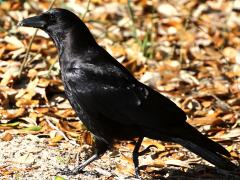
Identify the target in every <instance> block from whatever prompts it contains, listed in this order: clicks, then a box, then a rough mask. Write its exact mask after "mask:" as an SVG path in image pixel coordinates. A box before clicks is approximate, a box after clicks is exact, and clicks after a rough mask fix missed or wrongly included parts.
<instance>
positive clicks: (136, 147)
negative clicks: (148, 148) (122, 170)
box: [132, 137, 143, 178]
mask: <svg viewBox="0 0 240 180" xmlns="http://www.w3.org/2000/svg"><path fill="white" fill-rule="evenodd" d="M142 141H143V137H140V138H138V140H137V142H136V144H135V147H134V150H133V154H132V156H133V164H134V169H135V176H136V177H137V178H139V167H138V165H139V161H138V156H139V152H138V151H139V149H140V147H141V144H142Z"/></svg>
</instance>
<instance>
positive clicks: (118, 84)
mask: <svg viewBox="0 0 240 180" xmlns="http://www.w3.org/2000/svg"><path fill="white" fill-rule="evenodd" d="M99 58H100V57H99V56H98V59H99ZM105 58H106V56H105ZM67 76H68V84H69V86H71V89H73V92H72V93H73V94H74V96H75V98H76V99H77V101H78V102H79V103H81V104H82V107H83V108H85V110H87V111H91V112H94V113H98V114H101V115H103V116H105V117H107V118H108V119H111V120H113V121H116V122H118V123H120V124H134V125H139V126H143V127H149V128H151V129H152V128H154V129H155V128H156V129H158V127H164V126H169V125H179V124H182V123H183V122H185V120H186V115H185V113H184V112H183V111H182V110H181V109H180V108H178V107H177V106H176V105H175V104H174V103H173V102H172V101H170V100H169V99H168V98H166V97H165V96H163V95H161V94H160V93H158V92H156V91H154V90H153V89H151V88H150V87H148V86H146V85H144V84H142V83H140V82H138V81H137V80H136V79H135V78H134V77H133V76H132V75H131V74H130V73H129V72H128V71H127V70H126V69H125V68H124V67H123V66H122V65H121V64H119V63H118V62H117V61H115V60H111V61H107V62H106V61H104V60H101V58H100V59H99V60H97V59H96V60H95V61H94V64H91V63H83V64H81V63H79V64H78V65H77V66H76V65H75V67H74V68H72V69H71V71H68V74H67Z"/></svg>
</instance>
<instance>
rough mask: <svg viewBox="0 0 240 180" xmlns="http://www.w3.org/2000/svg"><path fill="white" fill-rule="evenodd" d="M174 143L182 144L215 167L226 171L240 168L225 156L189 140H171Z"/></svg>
mask: <svg viewBox="0 0 240 180" xmlns="http://www.w3.org/2000/svg"><path fill="white" fill-rule="evenodd" d="M171 139H172V141H174V142H176V143H179V144H181V145H182V146H184V147H185V148H187V149H189V150H190V151H192V152H194V153H195V154H197V155H199V156H201V157H202V158H203V159H205V160H207V161H209V162H210V163H212V164H214V165H215V166H217V167H219V168H221V169H225V170H228V171H233V170H236V169H238V168H239V167H238V166H236V165H235V164H233V163H232V162H231V161H229V160H228V159H227V158H225V157H224V156H222V155H220V154H218V153H216V152H213V151H211V150H209V149H206V148H205V147H201V146H199V145H197V144H194V143H192V142H191V141H189V140H185V139H181V138H171Z"/></svg>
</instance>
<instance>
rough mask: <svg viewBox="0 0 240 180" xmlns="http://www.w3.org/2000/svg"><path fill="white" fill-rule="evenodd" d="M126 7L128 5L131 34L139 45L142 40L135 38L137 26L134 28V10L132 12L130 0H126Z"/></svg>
mask: <svg viewBox="0 0 240 180" xmlns="http://www.w3.org/2000/svg"><path fill="white" fill-rule="evenodd" d="M127 7H128V11H129V14H130V17H131V21H132V27H131V28H132V31H133V36H134V38H135V40H136V41H137V43H138V44H139V46H141V44H142V42H141V40H139V39H138V38H137V28H136V25H135V18H134V12H133V9H132V6H131V1H130V0H128V1H127Z"/></svg>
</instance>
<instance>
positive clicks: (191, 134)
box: [177, 123, 231, 157]
mask: <svg viewBox="0 0 240 180" xmlns="http://www.w3.org/2000/svg"><path fill="white" fill-rule="evenodd" d="M183 131H184V132H186V133H184V134H187V136H182V133H181V135H180V134H179V136H177V137H179V138H181V139H186V140H189V141H191V142H193V143H194V144H197V145H198V146H201V147H204V149H208V150H209V151H212V152H214V153H215V152H217V153H219V154H222V155H224V156H228V157H230V156H231V155H230V153H229V152H228V151H227V150H226V149H225V148H224V147H223V146H221V145H220V144H218V143H216V142H214V141H213V140H211V139H209V138H208V137H206V136H204V135H203V134H201V133H200V132H199V131H198V130H196V129H195V128H194V127H192V126H191V125H189V124H187V123H186V124H185V126H183Z"/></svg>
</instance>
